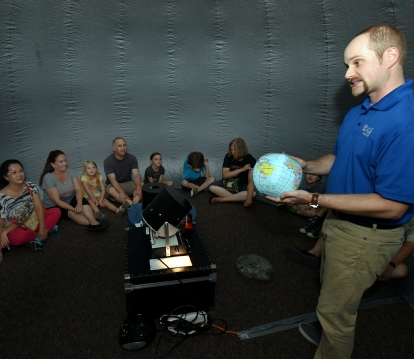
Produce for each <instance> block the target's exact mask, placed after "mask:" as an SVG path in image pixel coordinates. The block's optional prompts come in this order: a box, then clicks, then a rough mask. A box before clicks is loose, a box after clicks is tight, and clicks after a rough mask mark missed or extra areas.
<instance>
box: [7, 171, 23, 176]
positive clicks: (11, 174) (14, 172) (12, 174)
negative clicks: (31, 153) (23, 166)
mask: <svg viewBox="0 0 414 359" xmlns="http://www.w3.org/2000/svg"><path fill="white" fill-rule="evenodd" d="M20 173H24V170H20V171H13V172H11V173H8V174H7V176H13V177H14V176H17V174H20Z"/></svg>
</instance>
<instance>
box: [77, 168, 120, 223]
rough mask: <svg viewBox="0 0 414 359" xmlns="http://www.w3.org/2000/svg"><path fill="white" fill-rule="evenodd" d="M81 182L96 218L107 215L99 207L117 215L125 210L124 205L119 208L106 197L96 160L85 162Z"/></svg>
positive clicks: (84, 195) (84, 194)
mask: <svg viewBox="0 0 414 359" xmlns="http://www.w3.org/2000/svg"><path fill="white" fill-rule="evenodd" d="M81 183H82V192H83V197H85V198H86V199H87V201H88V202H89V204H90V206H91V207H92V209H93V211H94V216H95V218H97V219H99V220H101V219H102V218H105V217H106V215H105V214H102V213H101V212H100V211H99V207H106V208H108V209H109V210H110V211H112V212H115V213H116V214H117V215H122V213H124V212H125V210H124V208H123V207H122V206H121V207H119V208H117V207H116V206H114V205H113V204H112V203H111V202H110V201H108V200H107V199H106V198H105V184H104V181H103V178H102V176H101V174H100V173H99V171H98V166H97V165H96V163H95V162H94V161H90V160H88V161H85V162H84V163H83V174H82V177H81Z"/></svg>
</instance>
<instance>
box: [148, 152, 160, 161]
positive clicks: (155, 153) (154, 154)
mask: <svg viewBox="0 0 414 359" xmlns="http://www.w3.org/2000/svg"><path fill="white" fill-rule="evenodd" d="M156 155H160V156H161V153H159V152H154V153H152V154H151V156H150V161H151V160H152V159H153V158H154V156H156ZM161 157H162V156H161Z"/></svg>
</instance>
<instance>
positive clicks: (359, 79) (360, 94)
mask: <svg viewBox="0 0 414 359" xmlns="http://www.w3.org/2000/svg"><path fill="white" fill-rule="evenodd" d="M355 81H361V83H362V88H363V91H362V92H360V93H354V89H355V90H356V89H357V88H356V87H352V86H351V82H355ZM348 82H349V84H350V86H351V89H352V96H355V97H358V96H363V95H366V94H367V93H368V84H367V83H366V81H365V80H364V79H362V78H360V77H356V78H353V79H351V81H348Z"/></svg>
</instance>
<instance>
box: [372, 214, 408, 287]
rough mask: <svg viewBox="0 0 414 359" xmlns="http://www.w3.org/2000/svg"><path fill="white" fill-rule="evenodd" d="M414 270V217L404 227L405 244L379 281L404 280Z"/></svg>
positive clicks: (379, 277)
mask: <svg viewBox="0 0 414 359" xmlns="http://www.w3.org/2000/svg"><path fill="white" fill-rule="evenodd" d="M413 269H414V217H413V218H412V219H411V220H410V221H409V222H408V223H406V224H405V225H404V243H403V245H402V247H401V249H400V250H399V252H398V253H397V254H396V255H395V256H394V258H393V259H392V261H391V262H390V263H389V264H388V265H387V268H385V269H384V271H383V272H382V273H381V274H380V275H379V276H378V278H377V280H378V281H380V282H385V281H387V280H388V279H396V278H403V277H406V276H407V275H409V274H410V273H411V272H412V271H413Z"/></svg>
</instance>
